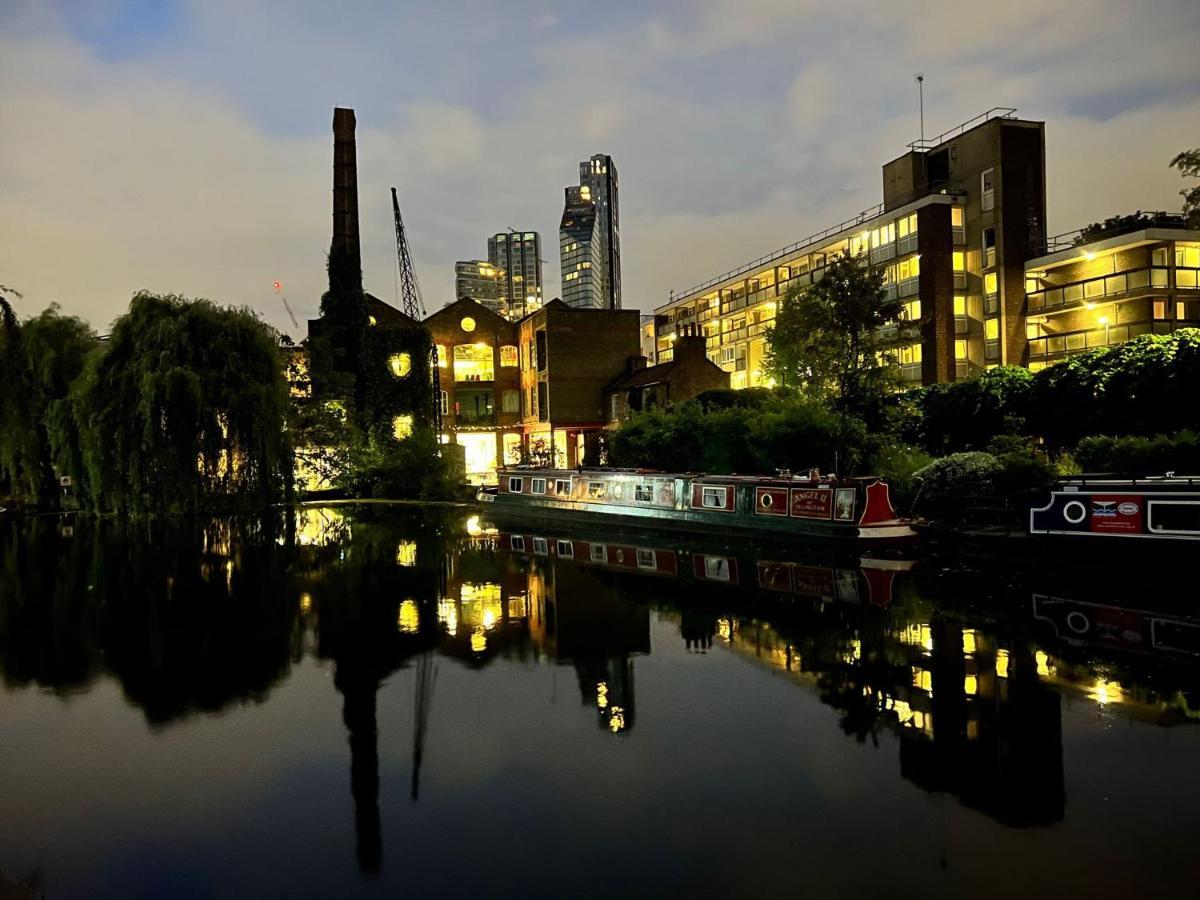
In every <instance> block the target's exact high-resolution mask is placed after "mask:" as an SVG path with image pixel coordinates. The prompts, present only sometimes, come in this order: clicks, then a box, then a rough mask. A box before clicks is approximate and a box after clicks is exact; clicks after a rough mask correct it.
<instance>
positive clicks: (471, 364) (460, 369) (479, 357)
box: [454, 343, 496, 381]
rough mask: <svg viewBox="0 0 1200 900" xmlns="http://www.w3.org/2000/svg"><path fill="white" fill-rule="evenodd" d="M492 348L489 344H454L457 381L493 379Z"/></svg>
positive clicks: (455, 377)
mask: <svg viewBox="0 0 1200 900" xmlns="http://www.w3.org/2000/svg"><path fill="white" fill-rule="evenodd" d="M492 366H493V363H492V348H491V347H489V346H488V345H487V344H484V343H478V344H455V345H454V380H455V381H493V380H495V377H496V373H495V370H494V369H493V368H492Z"/></svg>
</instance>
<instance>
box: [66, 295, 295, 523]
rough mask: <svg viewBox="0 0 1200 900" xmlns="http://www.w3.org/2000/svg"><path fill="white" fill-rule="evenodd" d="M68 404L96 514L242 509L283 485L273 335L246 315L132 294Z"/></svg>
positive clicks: (287, 458) (287, 457) (281, 385)
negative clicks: (75, 427) (77, 430)
mask: <svg viewBox="0 0 1200 900" xmlns="http://www.w3.org/2000/svg"><path fill="white" fill-rule="evenodd" d="M72 404H73V409H74V414H75V420H76V422H77V423H79V425H80V432H81V439H82V443H83V459H84V463H85V466H86V469H87V478H86V495H87V499H88V500H89V501H90V504H91V506H93V507H94V508H95V509H98V510H102V511H111V512H118V513H132V514H156V513H167V514H169V513H183V512H191V511H196V510H202V509H213V508H245V507H250V506H260V505H262V504H264V503H269V502H272V501H275V500H277V499H280V498H281V497H283V496H284V495H285V494H286V493H287V492H288V490H289V488H290V481H291V451H290V446H289V441H288V434H287V431H286V429H285V421H286V416H287V410H288V396H287V386H286V382H285V379H284V375H283V360H282V356H281V354H280V350H279V339H278V335H277V333H276V332H275V331H273V330H272V329H271V328H269V327H268V326H266V325H265V324H263V322H262V321H261V320H260V319H259V318H258V316H257V315H255V314H254V313H253V312H251V311H250V310H248V309H244V308H243V309H234V308H227V307H219V306H217V305H216V304H214V303H212V302H211V301H208V300H186V299H184V298H183V297H179V296H175V295H171V296H159V295H155V294H150V293H139V294H137V295H135V296H134V298H133V300H132V301H131V303H130V305H129V311H128V312H127V313H126V314H125V315H123V316H121V317H120V318H119V319H117V321H116V322H115V323H114V325H113V329H112V334H111V336H110V338H109V341H108V344H107V347H106V350H105V352H104V354H103V355H102V356H100V357H99V358H98V359H96V360H95V362H94V364H93V365H91V366H90V367H89V368H88V370H87V371H86V372H85V373H84V375H83V377H82V378H81V379H80V380H79V382H78V383H77V389H76V390H75V391H74V392H73V396H72Z"/></svg>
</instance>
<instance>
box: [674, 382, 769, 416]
mask: <svg viewBox="0 0 1200 900" xmlns="http://www.w3.org/2000/svg"><path fill="white" fill-rule="evenodd" d="M785 394H786V392H785V391H784V390H783V389H780V388H775V389H772V388H765V387H752V388H744V389H742V390H734V389H733V388H714V389H713V390H711V391H704V392H703V393H701V394H698V395H697V396H696V398H695V400H696V402H697V403H699V404H700V406H701V407H703V408H704V410H705V411H706V412H712V411H713V410H718V409H729V408H731V407H736V408H739V409H761V408H762V407H764V406H766V405H767V404H768V403H771V402H772V401H773V400H774V399H776V398H777V397H779V396H783V395H785Z"/></svg>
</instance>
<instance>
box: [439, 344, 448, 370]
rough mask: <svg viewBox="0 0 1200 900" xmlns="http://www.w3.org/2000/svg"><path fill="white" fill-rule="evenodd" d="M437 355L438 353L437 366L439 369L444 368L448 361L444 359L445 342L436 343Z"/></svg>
mask: <svg viewBox="0 0 1200 900" xmlns="http://www.w3.org/2000/svg"><path fill="white" fill-rule="evenodd" d="M437 355H438V368H440V369H444V368H446V366H447V365H448V363H447V361H446V345H445V344H438V345H437Z"/></svg>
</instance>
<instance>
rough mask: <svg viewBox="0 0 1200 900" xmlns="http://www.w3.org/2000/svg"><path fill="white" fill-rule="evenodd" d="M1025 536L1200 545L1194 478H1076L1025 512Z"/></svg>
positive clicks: (1198, 480)
mask: <svg viewBox="0 0 1200 900" xmlns="http://www.w3.org/2000/svg"><path fill="white" fill-rule="evenodd" d="M1029 533H1030V534H1031V535H1046V536H1057V537H1069V538H1075V539H1079V540H1080V541H1081V542H1082V541H1084V540H1088V542H1090V539H1092V538H1105V539H1107V540H1106V541H1104V543H1106V544H1108V543H1109V542H1111V541H1112V540H1114V539H1119V540H1122V541H1124V542H1128V543H1135V542H1136V543H1146V542H1154V541H1159V542H1163V543H1172V542H1175V541H1197V540H1200V477H1178V476H1175V475H1174V474H1170V473H1168V474H1167V475H1163V476H1152V477H1146V478H1115V477H1112V476H1086V475H1084V476H1078V477H1074V478H1066V479H1063V480H1062V481H1060V482H1059V483H1058V484H1056V485H1055V487H1054V489H1053V490H1052V491H1051V493H1050V501H1049V502H1048V503H1047V504H1046V505H1045V506H1043V507H1041V508H1034V509H1031V510H1030V511H1029Z"/></svg>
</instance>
